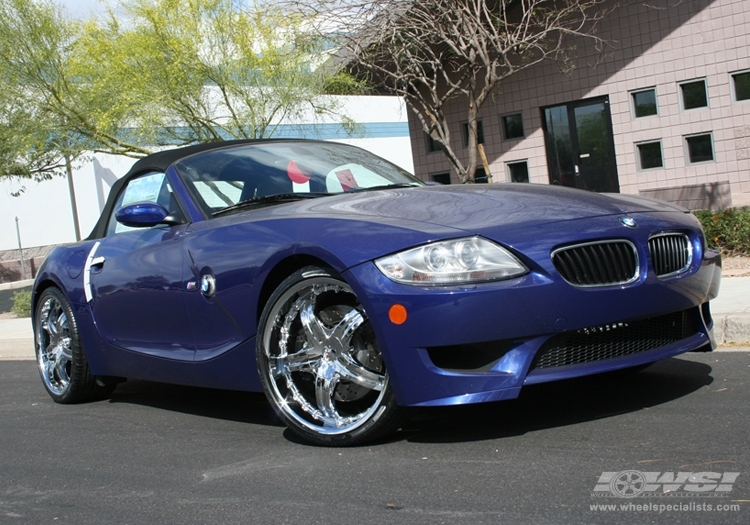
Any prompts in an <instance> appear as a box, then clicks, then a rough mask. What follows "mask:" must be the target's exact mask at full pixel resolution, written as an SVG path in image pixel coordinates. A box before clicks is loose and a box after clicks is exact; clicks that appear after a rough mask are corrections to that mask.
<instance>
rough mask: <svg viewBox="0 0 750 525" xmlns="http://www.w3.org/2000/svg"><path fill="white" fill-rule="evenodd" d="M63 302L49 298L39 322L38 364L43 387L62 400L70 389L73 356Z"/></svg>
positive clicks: (42, 309)
mask: <svg viewBox="0 0 750 525" xmlns="http://www.w3.org/2000/svg"><path fill="white" fill-rule="evenodd" d="M65 310H66V309H65V308H63V304H62V303H61V301H60V299H59V298H57V297H55V296H54V295H51V294H47V296H46V297H45V298H44V301H43V302H42V303H41V304H40V306H39V309H38V311H37V318H36V340H37V348H38V350H37V362H38V364H39V371H40V373H41V374H42V380H43V381H44V386H46V387H47V390H49V391H50V393H52V394H54V395H57V396H62V395H63V394H65V392H66V391H67V390H68V388H69V387H70V372H71V367H72V365H73V354H72V352H71V349H70V324H69V322H68V315H67V312H66V311H65Z"/></svg>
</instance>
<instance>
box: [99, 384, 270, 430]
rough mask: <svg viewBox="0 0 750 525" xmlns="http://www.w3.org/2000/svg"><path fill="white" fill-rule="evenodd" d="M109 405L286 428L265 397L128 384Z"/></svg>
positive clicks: (182, 387) (242, 393)
mask: <svg viewBox="0 0 750 525" xmlns="http://www.w3.org/2000/svg"><path fill="white" fill-rule="evenodd" d="M109 402H110V403H130V404H134V405H142V406H149V407H153V408H159V409H162V410H171V411H174V412H180V413H184V414H193V415H196V416H202V417H210V418H215V419H224V420H228V421H238V422H241V423H251V424H254V425H272V426H283V424H282V423H281V422H280V421H279V419H278V418H277V417H276V414H275V413H274V411H273V409H272V408H271V405H269V404H268V401H267V400H266V396H265V395H263V394H262V393H254V392H236V391H232V390H218V389H211V388H198V387H191V386H182V385H170V384H165V383H154V382H151V381H128V382H127V383H123V384H120V385H117V388H116V389H115V391H114V392H113V393H112V397H111V398H110V400H109Z"/></svg>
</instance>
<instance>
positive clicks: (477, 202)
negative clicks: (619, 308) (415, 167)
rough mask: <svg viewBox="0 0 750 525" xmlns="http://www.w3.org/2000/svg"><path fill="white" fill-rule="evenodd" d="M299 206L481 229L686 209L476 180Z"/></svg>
mask: <svg viewBox="0 0 750 525" xmlns="http://www.w3.org/2000/svg"><path fill="white" fill-rule="evenodd" d="M296 211H297V213H311V214H315V215H321V214H322V215H327V216H338V215H346V216H347V217H348V218H357V216H360V217H361V218H362V219H363V220H368V219H369V220H372V219H373V218H375V217H378V218H381V219H390V220H397V221H399V222H403V223H404V224H406V223H408V222H412V221H413V222H421V223H430V224H435V225H440V226H448V227H451V228H457V229H462V230H477V229H479V228H481V227H483V226H487V225H489V224H495V225H503V226H511V227H513V226H520V225H524V226H536V225H542V224H547V223H558V222H562V221H572V220H578V219H584V218H590V217H600V216H607V215H622V214H628V213H639V212H650V213H654V212H676V211H679V212H684V211H686V210H684V209H682V208H679V207H677V206H672V205H670V204H667V203H663V202H660V201H655V200H651V199H644V198H642V197H637V196H632V195H619V194H601V193H592V192H589V191H584V190H576V189H571V188H561V187H558V186H549V185H546V184H487V185H485V184H471V185H462V186H430V187H422V188H394V189H392V190H383V191H371V192H362V193H355V194H347V195H338V196H335V197H331V198H325V199H316V200H313V201H308V202H306V203H304V204H303V205H301V206H299V207H298V208H297V210H296Z"/></svg>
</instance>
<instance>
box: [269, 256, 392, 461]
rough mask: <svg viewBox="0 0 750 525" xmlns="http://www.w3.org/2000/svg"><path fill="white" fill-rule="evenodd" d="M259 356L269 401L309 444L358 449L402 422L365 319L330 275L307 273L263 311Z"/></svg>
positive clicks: (336, 278)
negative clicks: (357, 446) (346, 446)
mask: <svg viewBox="0 0 750 525" xmlns="http://www.w3.org/2000/svg"><path fill="white" fill-rule="evenodd" d="M256 353H257V356H256V357H257V362H258V372H259V374H260V379H261V382H262V384H263V389H264V391H265V393H266V397H268V400H269V401H270V403H271V405H272V406H273V408H274V410H275V411H276V413H277V414H278V415H279V417H280V418H281V419H282V420H283V421H284V422H285V423H286V424H287V425H288V426H289V428H290V429H291V430H292V431H293V432H295V433H296V434H297V435H299V436H300V437H302V438H303V439H305V440H307V441H310V442H312V443H315V444H318V445H326V446H345V445H356V444H360V443H363V442H366V441H371V440H373V439H375V438H377V437H380V436H382V435H384V434H387V433H389V432H391V431H393V430H395V429H396V428H397V427H398V425H399V424H400V423H401V422H402V421H403V418H404V416H405V414H406V410H405V409H404V408H402V407H399V406H398V405H397V404H396V398H395V396H394V394H393V390H392V388H391V384H390V381H389V378H388V371H387V370H386V368H385V363H384V362H383V357H382V354H381V352H380V346H379V345H378V341H377V340H376V338H375V333H374V332H373V330H372V327H371V326H370V321H369V319H368V317H367V313H366V312H365V310H364V308H363V307H362V305H361V304H360V302H359V300H358V299H357V296H356V295H355V293H354V291H353V290H352V289H351V287H350V286H349V285H348V284H347V283H346V282H345V281H344V280H343V279H342V278H341V277H339V276H338V275H336V274H335V273H333V272H332V271H331V270H329V269H325V268H319V267H316V266H308V267H306V268H303V269H301V270H299V271H297V272H295V273H294V274H292V275H291V276H289V277H288V278H287V279H286V280H285V281H284V282H282V283H281V284H280V285H279V287H278V288H277V289H276V291H275V292H274V293H273V295H271V298H270V299H269V300H268V303H267V304H266V307H265V308H264V310H263V315H262V316H261V319H260V324H259V333H258V338H257V347H256Z"/></svg>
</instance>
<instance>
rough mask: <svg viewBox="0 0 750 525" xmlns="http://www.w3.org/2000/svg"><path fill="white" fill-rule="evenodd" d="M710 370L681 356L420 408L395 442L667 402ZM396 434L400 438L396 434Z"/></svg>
mask: <svg viewBox="0 0 750 525" xmlns="http://www.w3.org/2000/svg"><path fill="white" fill-rule="evenodd" d="M711 371H712V369H711V367H710V366H709V365H707V364H704V363H698V362H694V361H689V360H686V359H680V358H671V359H666V360H664V361H660V362H658V363H655V364H653V365H651V366H650V367H648V368H646V369H645V370H641V371H640V372H637V371H620V372H613V373H608V374H600V375H596V376H590V377H585V378H578V379H569V380H565V381H557V382H553V383H547V384H540V385H531V386H528V387H525V388H523V389H521V395H520V396H519V397H518V399H514V400H512V401H500V402H495V403H487V404H479V405H465V406H454V407H439V408H429V409H420V410H418V411H416V412H415V414H414V415H413V417H412V418H411V419H410V421H409V422H408V424H407V425H405V426H404V428H402V429H401V431H399V432H398V433H397V434H396V435H394V436H392V438H395V439H405V440H408V441H410V442H419V443H452V442H467V441H481V440H488V439H500V438H504V437H511V436H518V435H523V434H526V433H528V432H532V431H535V430H543V429H548V428H555V427H561V426H567V425H574V424H577V423H582V422H586V421H593V420H596V419H602V418H607V417H612V416H617V415H619V414H624V413H630V412H636V411H638V410H642V409H644V408H648V407H653V406H656V405H661V404H664V403H669V402H671V401H674V400H676V399H679V398H681V397H684V396H687V395H689V394H691V393H692V392H695V391H696V390H699V389H700V388H702V387H704V386H707V385H710V384H711V383H712V382H713V378H712V377H711V375H710V374H711ZM399 435H400V436H399Z"/></svg>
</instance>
